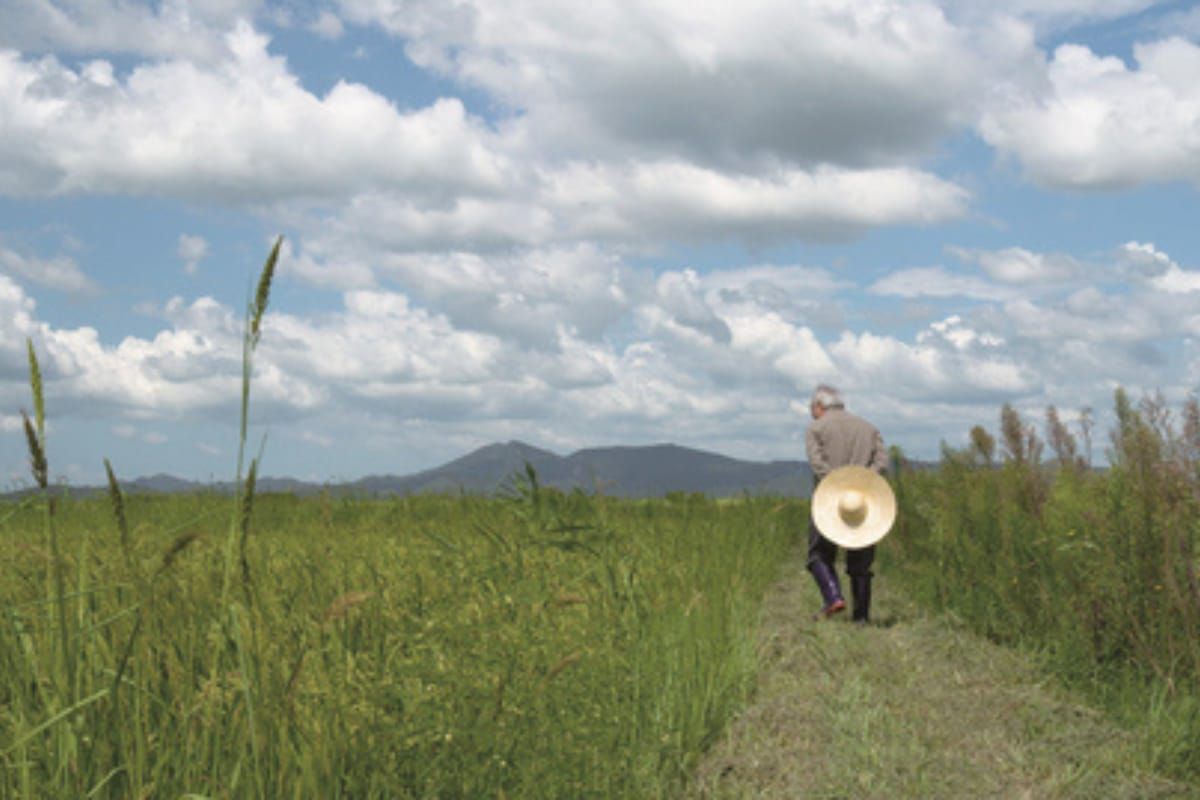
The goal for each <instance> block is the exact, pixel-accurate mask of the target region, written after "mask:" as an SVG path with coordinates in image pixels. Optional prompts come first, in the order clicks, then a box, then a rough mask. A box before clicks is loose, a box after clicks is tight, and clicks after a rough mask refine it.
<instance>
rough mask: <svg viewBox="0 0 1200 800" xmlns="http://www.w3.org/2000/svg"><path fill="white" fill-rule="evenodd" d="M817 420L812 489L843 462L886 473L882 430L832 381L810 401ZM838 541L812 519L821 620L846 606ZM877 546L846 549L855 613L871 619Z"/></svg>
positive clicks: (812, 431) (809, 442) (812, 433)
mask: <svg viewBox="0 0 1200 800" xmlns="http://www.w3.org/2000/svg"><path fill="white" fill-rule="evenodd" d="M809 411H810V412H811V413H812V418H813V422H812V424H811V425H809V426H808V433H807V436H806V437H805V444H806V446H807V449H808V463H809V466H810V467H812V472H813V489H814V490H815V489H816V485H817V484H818V483H820V482H821V479H822V478H824V477H825V476H826V475H828V474H829V473H830V472H832V471H833V470H835V469H837V468H838V467H844V466H847V465H851V464H853V465H856V466H860V467H868V468H870V469H873V470H875V471H876V472H879V473H882V472H883V471H884V470H885V469H887V463H888V461H887V451H886V450H885V449H884V446H883V437H882V436H880V435H879V431H878V429H876V427H875V426H874V425H872V424H871V423H869V422H867V421H866V420H865V419H862V418H861V417H856V416H855V415H853V414H851V413H850V412H848V411H846V407H845V404H844V403H843V402H842V395H841V393H840V392H839V391H838V390H837V389H835V388H834V387H832V386H828V385H826V384H821V385H820V386H818V387H817V388H816V391H814V392H813V396H812V403H811V404H810V405H809ZM837 550H838V548H837V545H835V544H834V543H833V542H831V541H829V540H828V539H826V538H825V537H824V536H822V535H821V532H820V531H819V530H817V526H816V523H814V522H813V521H812V518H811V517H810V518H809V523H808V570H809V572H811V573H812V576H813V579H814V580H816V582H817V588H818V589H820V590H821V598H822V600H823V602H824V605H823V607H822V608H821V612H820V613H819V614H818V615H817V618H818V619H822V618H825V617H829V616H831V615H833V614H836V613H838V612H839V611H842V610H843V609H845V608H846V601H845V600H844V599H843V598H842V589H841V586H840V585H839V584H838V578H837V572H836V571H835V569H834V566H835V561H836V559H837ZM874 561H875V547H874V546H871V547H865V548H862V549H861V550H847V551H846V573H847V574H848V575H849V576H850V591H851V595H852V596H853V598H854V610H853V612H852V615H851V616H852V618H853V620H854V621H855V622H860V623H866V622H867V620H868V619H869V617H870V613H871V576H872V573H871V564H872V563H873V562H874Z"/></svg>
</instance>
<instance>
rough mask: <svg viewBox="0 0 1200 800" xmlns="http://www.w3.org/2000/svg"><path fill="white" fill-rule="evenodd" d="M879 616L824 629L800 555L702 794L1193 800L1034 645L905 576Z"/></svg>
mask: <svg viewBox="0 0 1200 800" xmlns="http://www.w3.org/2000/svg"><path fill="white" fill-rule="evenodd" d="M888 545H889V543H888V542H887V541H885V543H884V545H883V546H882V550H883V552H881V556H882V559H881V560H882V561H883V562H884V563H882V564H881V565H880V569H879V577H878V578H877V579H876V588H877V597H876V598H875V606H876V611H877V612H878V613H877V615H876V616H877V618H878V620H877V623H876V624H875V625H872V626H870V627H868V628H865V629H862V628H858V627H857V626H854V625H851V624H849V623H847V622H846V621H845V620H844V619H834V620H829V621H822V622H820V623H817V622H813V621H812V620H811V619H810V616H811V613H812V611H813V609H814V608H815V607H816V605H817V603H818V602H819V598H818V595H817V592H816V589H815V587H814V586H813V585H812V580H811V578H810V577H809V575H808V574H807V572H806V571H805V570H804V567H803V555H802V554H801V553H799V552H797V553H796V554H795V556H794V557H793V558H792V559H791V560H790V562H789V563H788V564H787V565H786V567H785V569H784V573H783V576H782V580H781V581H780V582H779V583H778V584H776V585H775V586H774V587H773V588H772V590H771V591H770V593H769V595H768V598H767V602H766V605H765V609H766V617H765V619H764V624H763V626H762V628H761V634H760V644H759V646H760V652H761V655H762V670H761V673H760V676H759V678H758V682H757V691H756V693H755V696H754V699H753V701H752V702H751V703H750V704H749V705H748V706H747V707H746V708H745V709H744V710H743V711H742V712H741V713H739V714H738V716H737V717H736V718H735V719H734V720H733V721H732V722H731V724H730V725H729V728H728V732H727V734H726V735H725V736H724V737H722V739H721V740H720V741H719V743H718V744H717V745H716V746H715V747H714V748H713V749H712V750H711V752H710V753H709V754H708V755H707V756H706V758H705V759H704V760H703V762H702V763H701V766H700V768H699V770H698V772H697V775H696V778H695V780H694V781H693V782H692V783H691V784H690V785H689V787H688V790H687V792H686V794H685V796H687V797H696V798H712V799H715V798H722V799H726V800H732V799H733V798H747V799H748V798H755V799H756V800H757V798H779V800H784V799H785V798H787V799H790V798H881V799H883V798H887V799H889V800H890V798H910V797H912V798H918V797H919V798H946V799H947V800H958V798H970V797H1004V798H1007V797H1014V798H1022V797H1029V798H1080V800H1085V799H1086V800H1091V798H1100V797H1103V798H1156V797H1161V798H1166V797H1171V798H1185V797H1195V796H1197V795H1200V786H1197V785H1195V784H1189V783H1185V782H1181V781H1173V780H1170V779H1166V778H1163V777H1161V776H1158V775H1155V774H1153V772H1152V771H1151V770H1149V769H1148V767H1147V764H1146V763H1145V759H1144V758H1142V754H1141V753H1140V752H1139V750H1138V744H1139V737H1138V734H1137V733H1135V732H1131V731H1128V730H1125V729H1123V728H1122V727H1121V726H1119V725H1118V724H1116V723H1115V722H1113V721H1112V720H1111V719H1108V718H1106V717H1105V715H1103V714H1102V713H1101V712H1099V711H1097V710H1095V709H1094V708H1091V707H1089V706H1087V705H1085V704H1083V703H1082V702H1080V698H1079V697H1078V696H1077V695H1074V694H1072V693H1069V692H1066V691H1065V690H1063V688H1062V687H1061V686H1059V685H1057V684H1056V683H1055V682H1054V681H1053V680H1052V679H1051V678H1049V676H1047V674H1046V673H1045V672H1043V671H1042V670H1040V669H1039V668H1038V666H1037V664H1036V662H1034V661H1031V660H1030V659H1028V658H1027V657H1026V656H1025V654H1023V653H1021V652H1019V651H1015V650H1012V649H1010V648H1005V647H1001V646H999V645H996V644H993V643H991V642H988V641H987V640H986V639H983V638H981V637H979V636H977V635H975V634H973V633H971V632H970V631H969V630H967V629H966V628H965V627H964V626H963V625H961V624H959V623H957V622H955V621H954V620H952V619H950V618H947V617H945V616H941V615H932V614H928V613H926V612H925V611H923V610H921V609H920V608H919V607H918V606H916V605H915V604H914V603H912V602H911V601H910V600H909V599H908V598H907V597H906V596H905V595H904V594H903V593H902V592H901V591H900V588H899V587H898V586H897V581H895V580H894V569H893V564H891V563H889V561H890V559H888V558H887V556H889V555H891V552H890V550H891V548H889V546H888Z"/></svg>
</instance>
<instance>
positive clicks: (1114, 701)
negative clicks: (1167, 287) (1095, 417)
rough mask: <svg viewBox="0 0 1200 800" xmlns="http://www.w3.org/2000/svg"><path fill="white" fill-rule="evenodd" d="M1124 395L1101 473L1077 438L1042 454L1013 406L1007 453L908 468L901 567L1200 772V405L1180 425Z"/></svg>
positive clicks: (1184, 767) (981, 452) (980, 452)
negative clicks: (1075, 443) (1077, 446)
mask: <svg viewBox="0 0 1200 800" xmlns="http://www.w3.org/2000/svg"><path fill="white" fill-rule="evenodd" d="M1116 407H1117V417H1118V420H1119V422H1118V426H1117V429H1116V430H1114V431H1113V432H1112V435H1111V441H1112V449H1111V451H1110V459H1111V468H1109V469H1106V470H1104V471H1095V470H1088V469H1085V468H1083V467H1082V466H1081V465H1079V464H1078V462H1077V461H1073V460H1071V459H1068V458H1064V457H1062V456H1064V455H1067V454H1069V453H1071V452H1072V449H1073V448H1072V447H1071V446H1069V442H1068V445H1067V446H1062V447H1060V448H1059V449H1060V450H1062V451H1063V453H1062V455H1060V457H1058V458H1056V459H1054V460H1053V461H1051V462H1048V463H1039V461H1038V459H1037V457H1036V454H1037V451H1038V449H1039V448H1038V443H1037V441H1036V438H1035V437H1033V436H1032V435H1031V434H1030V432H1029V430H1030V429H1029V428H1028V426H1024V425H1023V424H1022V423H1021V422H1020V421H1019V419H1014V417H1015V412H1013V411H1012V410H1011V409H1006V412H1005V417H1006V418H1007V424H1006V429H1007V430H1008V431H1009V434H1007V438H1008V439H1009V440H1010V441H1009V442H1008V443H1007V444H1006V450H1007V451H1008V452H1009V453H1010V457H1009V458H1007V459H1006V460H1005V461H1004V463H1001V464H992V463H991V462H992V455H991V453H990V452H986V448H979V447H975V448H973V449H971V450H967V451H963V452H954V451H949V450H948V451H947V452H946V454H945V458H944V459H943V463H942V465H941V467H940V468H939V469H937V470H935V471H929V472H912V471H904V470H901V473H900V477H899V481H898V483H897V491H898V493H899V495H900V507H901V516H900V520H899V523H898V526H897V529H896V531H895V532H894V533H893V534H892V536H891V539H892V540H893V542H892V544H893V545H894V546H893V551H894V554H895V556H896V564H897V577H898V578H899V579H900V580H901V581H902V582H903V583H904V585H905V586H906V587H907V588H908V590H909V591H910V593H911V594H912V596H913V597H914V598H915V599H916V600H918V601H919V602H921V603H922V604H923V605H924V606H925V607H927V608H930V609H933V610H938V611H948V612H951V613H953V614H954V615H955V616H956V617H957V618H958V619H961V620H962V621H963V622H964V623H965V624H966V625H967V626H968V627H969V628H970V629H971V630H974V631H976V632H978V633H981V634H983V635H984V636H986V637H988V638H990V639H992V640H993V641H995V642H999V643H1002V644H1006V645H1012V646H1016V647H1020V648H1022V649H1023V651H1024V652H1025V653H1026V654H1027V657H1029V658H1032V659H1035V660H1036V661H1037V662H1038V663H1040V664H1042V665H1043V667H1044V668H1045V669H1046V670H1048V671H1049V673H1051V674H1053V675H1055V676H1057V679H1058V680H1059V682H1060V683H1062V684H1063V685H1065V686H1068V687H1070V688H1072V689H1075V690H1079V691H1082V692H1084V693H1086V695H1087V696H1088V697H1090V698H1091V700H1092V701H1094V702H1097V703H1099V704H1100V705H1101V706H1102V707H1104V708H1106V709H1107V710H1108V711H1109V712H1110V713H1111V714H1112V715H1113V716H1114V717H1115V718H1116V719H1118V720H1120V721H1121V723H1122V724H1124V725H1126V726H1127V727H1130V728H1133V729H1137V730H1140V731H1141V732H1142V733H1143V734H1144V735H1142V736H1140V738H1139V739H1138V745H1137V746H1138V748H1139V749H1140V751H1141V754H1142V757H1143V762H1142V763H1143V764H1144V765H1145V766H1146V767H1147V768H1150V769H1153V770H1157V771H1163V772H1166V773H1168V774H1172V775H1176V776H1179V777H1182V778H1185V779H1188V780H1195V779H1196V778H1197V777H1200V748H1197V747H1196V746H1195V743H1196V742H1197V741H1200V688H1198V687H1200V581H1198V575H1200V558H1198V555H1200V553H1198V551H1197V547H1196V545H1197V537H1198V535H1200V523H1198V521H1200V458H1198V456H1200V446H1198V445H1200V406H1197V405H1196V403H1195V401H1194V400H1193V401H1190V402H1189V403H1188V404H1187V405H1186V406H1185V407H1184V409H1183V413H1182V415H1180V416H1181V418H1182V420H1183V424H1179V423H1177V422H1176V421H1175V420H1176V419H1177V418H1176V417H1175V415H1173V414H1172V413H1171V412H1170V411H1169V410H1167V409H1166V408H1165V407H1163V406H1162V405H1161V403H1160V402H1158V401H1156V400H1153V399H1151V400H1148V401H1147V402H1145V403H1143V404H1142V407H1141V408H1139V409H1134V408H1133V407H1132V405H1131V403H1130V402H1129V400H1128V398H1127V397H1126V396H1125V395H1124V393H1123V392H1120V391H1118V392H1117V395H1116ZM1063 436H1064V433H1063V432H1062V431H1061V430H1060V431H1059V432H1058V435H1057V437H1053V436H1048V437H1047V438H1048V439H1049V440H1051V441H1055V440H1057V441H1059V442H1060V444H1061V442H1062V441H1063V439H1062V437H1063ZM972 438H973V439H975V440H976V441H987V438H988V437H986V436H976V434H975V433H974V432H973V437H972ZM1022 440H1023V441H1022ZM1013 453H1021V454H1023V457H1022V458H1020V459H1018V458H1015V457H1013V456H1012V454H1013ZM1031 453H1032V455H1030V454H1031Z"/></svg>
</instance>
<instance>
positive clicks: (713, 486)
mask: <svg viewBox="0 0 1200 800" xmlns="http://www.w3.org/2000/svg"><path fill="white" fill-rule="evenodd" d="M526 464H529V465H531V466H532V467H533V468H534V469H535V470H536V471H537V476H538V481H539V483H541V484H542V485H543V486H549V487H553V488H556V489H562V490H564V491H570V490H573V489H576V488H578V489H582V490H584V491H586V492H598V493H601V494H605V495H610V496H614V497H661V496H663V495H666V494H667V493H669V492H699V493H703V494H707V495H710V496H713V497H731V496H734V495H738V494H741V493H743V492H748V493H750V494H771V495H778V496H786V497H807V496H808V495H809V493H810V491H811V489H812V473H811V471H810V470H809V468H808V464H807V463H806V462H804V461H766V462H763V461H743V460H740V459H736V458H729V457H728V456H723V455H719V454H717V453H711V452H707V451H704V450H694V449H691V448H687V447H680V446H678V445H673V444H658V445H650V446H646V447H596V448H589V449H586V450H579V451H577V452H575V453H572V454H570V455H568V456H560V455H557V454H555V453H551V452H550V451H548V450H542V449H539V448H537V447H532V446H531V445H528V444H525V443H524V442H508V443H505V444H491V445H487V446H486V447H481V448H480V449H478V450H475V451H474V452H471V453H468V454H467V455H465V456H462V457H461V458H457V459H455V460H453V461H451V462H449V463H447V464H443V465H442V466H440V467H436V468H434V469H429V470H425V471H423V472H417V473H415V474H412V475H371V476H368V477H365V478H362V479H360V480H357V481H352V482H349V483H341V484H316V483H306V482H304V481H298V480H293V479H291V478H261V479H259V481H258V490H259V491H260V492H291V493H294V494H314V493H317V492H322V491H330V492H334V493H337V494H355V495H367V496H379V495H392V494H398V495H405V494H418V493H423V492H442V493H455V492H468V493H482V494H488V493H493V492H496V491H500V490H502V489H504V488H505V487H506V486H509V485H511V483H512V480H513V477H514V476H515V475H517V474H522V473H524V471H525V465H526ZM122 488H123V489H124V490H125V491H127V492H168V493H169V492H204V491H210V492H211V491H216V492H230V491H232V489H233V485H232V484H231V483H229V482H223V483H216V484H212V483H198V482H194V481H187V480H182V479H180V478H175V477H172V476H170V475H153V476H150V477H144V478H137V479H136V480H132V481H126V482H123V483H122ZM92 491H99V489H97V488H96V487H72V489H71V492H72V493H73V494H76V495H78V494H81V493H87V492H92Z"/></svg>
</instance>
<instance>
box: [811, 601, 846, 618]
mask: <svg viewBox="0 0 1200 800" xmlns="http://www.w3.org/2000/svg"><path fill="white" fill-rule="evenodd" d="M845 610H846V601H845V600H842V599H841V598H838V599H837V600H834V601H833V602H832V603H830V604H829V605H827V606H825V607H824V608H822V609H821V610H820V611H819V612H817V614H816V616H815V617H813V619H817V620H821V619H829V618H830V617H832V616H833V615H834V614H836V613H838V612H839V611H845Z"/></svg>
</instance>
